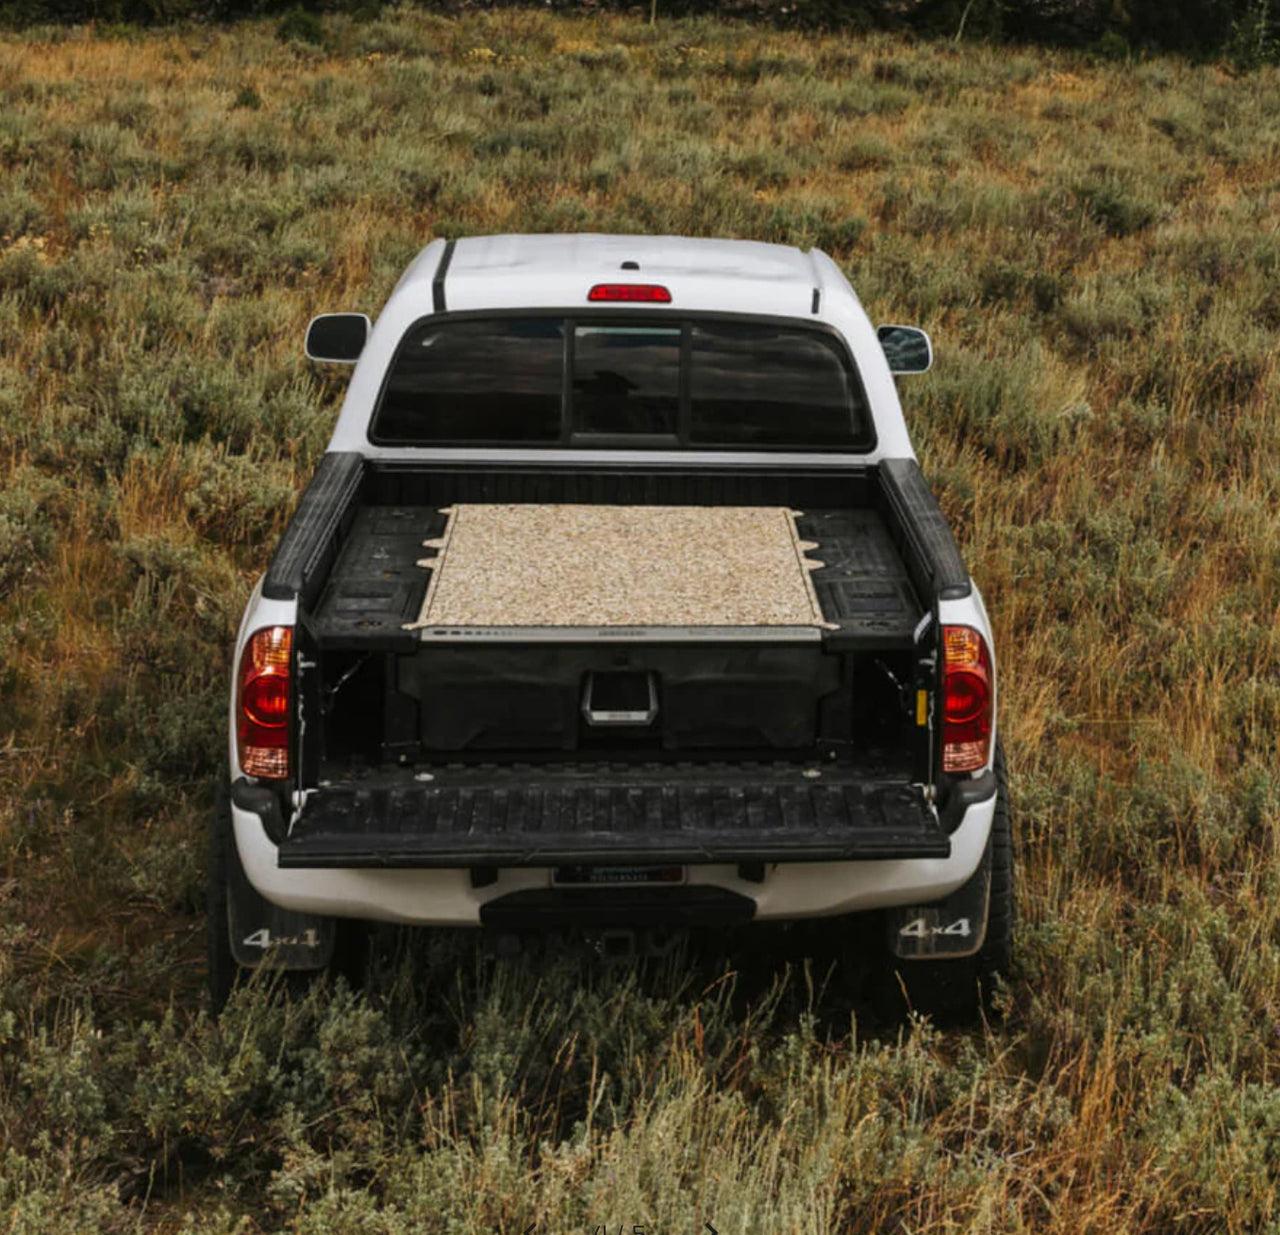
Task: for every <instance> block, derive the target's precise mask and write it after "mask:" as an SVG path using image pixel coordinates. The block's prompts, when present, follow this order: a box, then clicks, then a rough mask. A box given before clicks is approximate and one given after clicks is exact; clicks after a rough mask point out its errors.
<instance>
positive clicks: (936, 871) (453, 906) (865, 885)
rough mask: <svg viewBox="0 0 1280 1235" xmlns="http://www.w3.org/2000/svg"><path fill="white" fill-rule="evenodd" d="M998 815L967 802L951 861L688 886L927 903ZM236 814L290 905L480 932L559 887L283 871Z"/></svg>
mask: <svg viewBox="0 0 1280 1235" xmlns="http://www.w3.org/2000/svg"><path fill="white" fill-rule="evenodd" d="M994 811H995V799H994V796H992V797H989V798H987V799H985V800H982V801H978V802H973V803H970V804H968V805H967V807H966V809H965V810H964V813H963V816H962V818H961V819H960V822H959V824H958V826H956V828H955V830H954V831H953V832H951V834H950V836H949V837H948V840H949V853H948V854H947V855H946V856H934V857H898V858H893V857H884V858H868V859H862V860H855V861H788V862H778V863H776V864H774V863H770V864H767V865H766V867H765V877H764V880H763V882H760V883H757V882H753V881H751V880H747V879H743V878H742V877H741V876H740V874H739V868H738V865H737V863H736V862H709V863H697V862H696V861H695V862H692V863H690V864H689V867H688V881H687V883H686V884H684V885H683V887H685V888H686V889H692V888H708V889H720V890H721V891H723V892H725V893H729V894H732V897H733V899H734V900H735V901H737V899H738V898H743V899H745V900H746V901H749V902H750V904H751V905H752V906H754V912H753V913H752V914H751V915H750V916H751V917H752V918H753V919H754V920H755V921H786V920H789V919H800V918H817V917H828V916H833V915H836V914H843V913H854V912H859V911H862V910H867V909H878V908H884V907H888V906H894V905H914V904H926V903H928V902H929V901H933V900H938V899H940V898H942V897H944V896H947V895H948V894H950V893H951V892H953V891H954V890H955V889H956V888H958V887H959V886H960V885H961V884H962V883H964V881H965V880H966V879H968V878H969V876H970V875H971V874H972V873H973V872H974V870H976V869H977V866H978V863H979V862H980V860H981V858H982V851H983V848H984V847H985V845H986V843H987V836H988V835H989V833H990V831H991V821H992V816H993V814H994ZM232 817H233V820H234V825H235V836H236V844H237V847H238V848H239V851H240V857H241V861H242V862H243V864H244V869H245V871H246V873H247V875H248V877H249V880H250V882H251V883H252V884H253V886H254V887H255V888H256V889H257V890H258V891H259V892H260V893H261V894H262V895H263V896H264V897H266V898H267V900H269V901H271V902H273V903H274V904H276V905H279V906H281V907H282V908H287V909H294V910H298V911H301V912H306V913H316V914H324V915H332V916H336V917H348V918H362V919H370V920H377V921H386V922H401V923H406V924H414V925H424V926H479V925H481V923H482V920H493V918H494V916H495V912H494V911H495V910H497V906H494V908H493V909H491V910H490V911H489V912H487V913H483V912H482V911H483V909H484V906H486V905H489V904H490V903H491V902H495V901H498V900H499V898H509V897H512V896H513V895H514V894H518V893H530V894H537V895H536V897H532V898H521V899H522V900H524V899H533V900H535V901H537V902H542V901H543V900H544V897H543V895H542V894H544V893H546V892H548V891H549V890H550V889H551V867H550V866H523V867H521V866H511V867H508V866H499V867H498V869H497V872H496V878H495V879H494V881H493V882H492V883H489V884H487V885H486V886H484V887H474V886H472V880H471V877H470V874H469V872H468V870H467V869H466V868H439V867H434V868H433V867H422V866H418V867H398V868H386V867H363V868H361V867H323V868H321V867H310V868H282V866H281V864H280V848H279V846H277V845H276V844H274V843H273V842H272V841H271V840H270V839H269V837H268V836H267V834H266V832H265V830H264V828H263V826H262V821H261V819H260V818H259V817H258V815H256V814H254V813H253V812H251V811H248V810H245V809H243V808H242V807H240V806H233V809H232ZM597 860H599V859H597ZM613 860H614V861H616V859H613ZM655 891H656V892H664V891H666V889H655ZM655 899H656V898H655ZM507 903H508V904H511V903H512V902H511V901H507ZM516 903H519V902H516ZM568 916H572V915H568ZM549 917H554V914H552V915H549Z"/></svg>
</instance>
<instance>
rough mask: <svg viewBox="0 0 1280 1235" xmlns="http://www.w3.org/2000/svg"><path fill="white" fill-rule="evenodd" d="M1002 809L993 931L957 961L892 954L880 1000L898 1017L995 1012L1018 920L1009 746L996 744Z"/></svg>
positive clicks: (960, 1017)
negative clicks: (995, 998) (994, 999)
mask: <svg viewBox="0 0 1280 1235" xmlns="http://www.w3.org/2000/svg"><path fill="white" fill-rule="evenodd" d="M994 766H995V774H996V809H995V816H994V818H993V819H992V821H991V835H990V837H989V838H988V839H987V847H988V849H989V850H990V852H991V898H990V901H989V904H988V909H987V933H986V937H985V939H984V940H983V943H982V947H981V948H979V949H978V951H977V952H976V953H974V955H973V956H962V957H957V958H955V959H953V960H941V959H940V960H927V961H914V960H900V959H898V958H897V957H893V956H887V957H886V961H887V964H886V966H885V970H886V972H885V973H884V974H883V976H882V978H881V982H880V986H881V991H880V996H881V997H880V999H879V1000H878V1001H877V1002H879V1003H880V1005H881V1007H882V1009H883V1011H884V1012H885V1013H886V1014H887V1015H888V1016H889V1017H890V1018H891V1019H893V1020H901V1019H902V1018H903V1017H904V1016H905V1015H906V1014H907V1013H909V1012H917V1013H919V1014H921V1015H922V1016H929V1017H931V1018H932V1019H933V1020H934V1022H935V1023H936V1024H940V1025H963V1024H971V1023H972V1022H973V1021H976V1020H977V1019H978V1017H979V1015H980V1014H981V1013H982V1012H984V1011H987V1012H989V1011H990V1010H991V1007H992V1005H991V998H992V996H993V994H994V993H995V986H996V979H997V978H998V977H1002V976H1004V975H1006V974H1007V973H1008V972H1009V969H1010V966H1011V964H1012V961H1013V936H1014V924H1015V903H1014V862H1013V825H1012V821H1011V819H1010V814H1009V787H1008V770H1007V767H1006V764H1005V757H1004V748H1003V746H1001V745H1000V744H999V743H998V742H997V743H996V757H995V765H994Z"/></svg>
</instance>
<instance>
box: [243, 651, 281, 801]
mask: <svg viewBox="0 0 1280 1235" xmlns="http://www.w3.org/2000/svg"><path fill="white" fill-rule="evenodd" d="M292 651H293V627H292V626H266V627H264V628H263V629H262V630H259V631H256V632H255V633H254V634H253V635H252V636H251V638H250V639H249V642H248V643H246V644H245V647H244V654H243V655H242V656H241V657H240V676H239V679H238V683H239V684H238V689H237V690H236V720H237V725H236V738H237V742H238V746H239V750H240V766H241V767H242V768H243V769H244V771H245V772H246V774H247V775H249V776H267V777H270V778H271V779H273V780H281V779H283V778H285V777H287V776H288V775H289V697H290V685H289V684H290V676H289V667H290V661H291V660H292V659H293V658H292V656H291V653H292Z"/></svg>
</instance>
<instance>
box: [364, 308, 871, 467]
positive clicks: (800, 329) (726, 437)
mask: <svg viewBox="0 0 1280 1235" xmlns="http://www.w3.org/2000/svg"><path fill="white" fill-rule="evenodd" d="M370 438H371V439H372V440H373V441H374V442H377V443H380V444H386V445H412V446H430V445H438V444H441V445H458V446H461V445H472V446H537V445H548V446H549V445H560V446H564V447H570V448H572V447H575V446H576V447H582V448H588V447H599V446H617V447H619V448H622V449H625V448H627V447H628V446H632V447H635V448H643V447H655V446H667V447H682V448H688V449H694V450H698V449H702V450H711V449H736V450H767V449H778V448H780V447H781V448H789V449H793V450H804V449H812V448H818V449H822V450H833V449H834V450H868V449H870V448H871V447H872V446H874V444H875V436H874V431H873V428H872V423H871V416H870V414H869V412H868V409H867V404H866V397H865V395H864V393H863V388H862V383H861V381H860V379H859V377H858V373H857V371H856V369H855V368H854V367H853V364H852V361H851V359H850V357H849V354H848V352H847V350H846V348H845V347H844V345H843V343H842V342H841V341H840V339H839V337H838V336H837V335H835V333H834V332H831V331H827V330H824V329H815V328H812V327H804V326H796V325H794V324H792V323H790V322H777V321H770V320H763V319H759V318H754V319H747V318H732V319H730V318H722V317H688V318H684V317H676V316H675V315H666V314H663V315H662V316H661V317H659V316H658V315H657V314H653V313H646V314H645V315H644V316H643V317H640V316H637V315H633V316H631V317H625V316H621V315H614V314H608V315H604V314H601V315H593V316H590V317H588V316H587V315H585V314H584V315H579V316H576V317H574V316H551V315H544V316H536V317H485V318H479V317H477V318H466V319H462V318H452V319H444V320H439V319H428V320H427V321H425V322H421V323H419V324H418V325H416V326H414V327H413V328H412V329H411V330H410V331H409V333H408V335H407V336H406V337H405V340H404V342H403V343H402V344H401V347H400V350H399V352H398V353H397V355H396V358H395V360H394V361H393V362H392V366H391V371H390V374H389V376H388V378H387V381H386V384H385V387H384V389H383V393H382V397H381V400H380V402H379V405H378V409H377V411H376V413H375V415H374V419H373V424H372V426H371V429H370Z"/></svg>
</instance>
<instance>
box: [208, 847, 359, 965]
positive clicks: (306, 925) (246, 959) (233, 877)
mask: <svg viewBox="0 0 1280 1235" xmlns="http://www.w3.org/2000/svg"><path fill="white" fill-rule="evenodd" d="M227 849H228V852H227V929H228V931H229V933H230V936H231V955H232V956H233V957H234V958H235V962H236V964H237V965H241V966H244V967H246V968H250V969H258V968H267V969H324V968H325V967H326V966H327V965H328V964H329V962H330V961H331V960H332V959H333V946H334V937H335V923H334V919H333V918H325V917H321V916H320V915H318V914H312V913H295V912H294V911H293V910H291V909H281V908H279V906H277V905H273V904H272V903H271V902H270V901H269V900H266V899H265V898H264V897H263V896H262V895H261V894H260V893H259V892H258V890H257V889H256V888H255V887H254V886H253V884H251V883H250V882H249V877H248V876H247V875H246V874H245V873H244V867H243V866H242V865H241V863H240V852H239V850H238V849H237V848H236V842H235V838H234V837H233V836H229V837H228V838H227Z"/></svg>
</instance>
